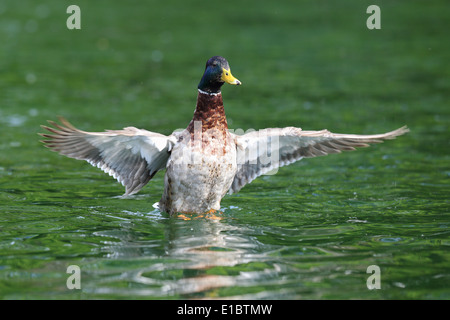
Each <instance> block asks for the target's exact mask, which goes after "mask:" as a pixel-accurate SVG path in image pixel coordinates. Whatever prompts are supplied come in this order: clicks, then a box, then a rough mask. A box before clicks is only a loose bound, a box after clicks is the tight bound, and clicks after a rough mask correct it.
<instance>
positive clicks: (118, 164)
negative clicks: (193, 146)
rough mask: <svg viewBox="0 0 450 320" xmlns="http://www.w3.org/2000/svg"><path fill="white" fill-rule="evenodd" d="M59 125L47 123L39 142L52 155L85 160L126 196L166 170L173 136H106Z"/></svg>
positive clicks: (132, 132) (129, 132) (130, 132)
mask: <svg viewBox="0 0 450 320" xmlns="http://www.w3.org/2000/svg"><path fill="white" fill-rule="evenodd" d="M59 120H60V122H61V124H58V123H56V122H54V121H48V122H49V124H50V125H51V126H52V127H48V126H42V128H44V129H45V130H47V131H49V132H50V134H48V133H45V134H44V133H40V135H41V136H43V137H44V138H46V139H47V140H43V141H42V142H43V143H44V145H45V146H46V147H48V148H50V149H51V150H53V151H56V152H59V153H60V154H62V155H65V156H67V157H70V158H74V159H78V160H86V161H87V162H88V163H90V164H91V165H92V166H94V167H98V168H100V169H101V170H103V171H104V172H105V173H108V174H109V175H110V176H113V177H114V178H115V179H117V180H118V181H119V182H120V183H121V184H122V185H124V186H125V195H129V194H133V193H136V192H138V191H139V190H140V189H141V188H142V187H143V186H145V185H146V184H147V183H148V182H149V181H150V179H151V178H152V177H153V176H154V175H155V174H156V172H158V171H159V170H162V169H164V168H165V166H166V163H167V160H168V158H169V156H170V150H171V148H172V145H173V144H174V143H176V140H175V138H174V136H172V135H170V136H165V135H162V134H159V133H155V132H150V131H146V130H142V129H137V128H134V127H127V128H124V129H123V130H107V131H105V132H86V131H81V130H79V129H77V128H75V127H74V126H73V125H72V124H70V123H69V122H68V121H67V120H66V119H64V118H62V117H60V118H59Z"/></svg>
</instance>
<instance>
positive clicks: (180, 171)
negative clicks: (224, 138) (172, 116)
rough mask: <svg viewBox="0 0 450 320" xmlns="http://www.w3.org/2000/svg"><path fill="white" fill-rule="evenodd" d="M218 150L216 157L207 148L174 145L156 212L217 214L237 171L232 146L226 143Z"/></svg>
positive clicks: (234, 150) (234, 152)
mask: <svg viewBox="0 0 450 320" xmlns="http://www.w3.org/2000/svg"><path fill="white" fill-rule="evenodd" d="M216 150H217V149H216ZM220 150H221V152H219V153H218V154H217V152H210V151H211V150H208V149H207V148H206V149H204V150H202V148H193V147H188V146H187V145H186V144H182V143H181V144H177V145H175V146H174V148H173V150H172V153H171V156H170V158H169V161H168V163H167V171H166V175H165V178H164V182H165V188H164V194H163V196H162V198H161V201H160V209H161V210H163V211H166V212H169V213H171V214H172V213H174V212H185V213H203V212H207V211H209V210H211V209H214V210H220V201H221V200H222V198H223V197H224V196H225V194H226V193H227V192H228V190H229V189H230V186H231V183H232V182H233V179H234V176H235V174H236V170H237V165H236V147H235V145H234V143H231V141H230V140H229V143H227V145H226V146H225V147H223V145H221V146H220ZM214 153H215V154H214Z"/></svg>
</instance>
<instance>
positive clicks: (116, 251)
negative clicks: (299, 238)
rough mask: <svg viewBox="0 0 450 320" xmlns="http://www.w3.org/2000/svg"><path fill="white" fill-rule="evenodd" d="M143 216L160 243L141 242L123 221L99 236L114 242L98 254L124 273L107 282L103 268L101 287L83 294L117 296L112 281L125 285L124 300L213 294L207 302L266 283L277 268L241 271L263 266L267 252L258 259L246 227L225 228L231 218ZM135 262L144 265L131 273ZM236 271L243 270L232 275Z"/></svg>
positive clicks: (93, 286)
mask: <svg viewBox="0 0 450 320" xmlns="http://www.w3.org/2000/svg"><path fill="white" fill-rule="evenodd" d="M128 213H129V214H133V213H132V212H128ZM222 215H223V214H222ZM144 216H145V218H148V219H149V220H151V221H153V222H154V223H157V224H160V225H161V226H162V227H163V228H164V231H163V234H164V239H157V240H143V239H142V235H140V234H139V233H136V232H135V230H134V231H133V229H132V227H133V224H134V223H133V222H130V221H128V220H126V219H124V222H123V223H122V227H123V229H122V230H120V232H118V231H117V230H115V231H101V232H97V233H96V235H97V236H104V237H107V238H111V237H112V238H115V239H116V240H118V242H117V241H104V244H105V246H104V247H102V248H100V249H99V248H97V249H96V250H100V251H102V252H105V253H106V257H107V258H109V259H117V260H118V261H121V264H123V267H124V268H123V272H121V273H120V275H118V274H117V271H118V270H119V271H120V270H121V268H118V269H115V270H114V269H113V270H111V275H110V276H105V275H104V273H105V268H102V271H101V272H102V273H103V276H102V281H101V282H100V283H99V282H98V281H94V282H93V283H90V284H89V285H88V288H87V292H92V293H93V292H95V293H103V294H108V293H109V294H120V293H121V292H122V291H123V290H122V289H121V288H117V287H115V286H111V281H112V280H113V279H115V280H117V281H119V282H127V283H128V285H127V289H126V290H125V291H126V292H127V294H129V293H130V290H131V292H132V293H133V294H134V295H142V296H149V297H165V296H171V297H176V296H183V295H190V296H192V295H194V296H195V293H201V292H210V293H211V292H212V293H211V296H210V297H213V296H214V293H213V291H214V289H217V288H223V287H232V286H236V285H239V286H245V285H250V284H255V282H257V281H260V280H261V277H270V275H273V274H276V273H277V271H278V270H277V267H276V266H270V265H268V264H267V265H266V264H265V265H264V266H263V267H262V268H261V269H260V270H258V268H256V269H255V268H253V269H254V270H248V271H245V268H243V267H242V266H245V265H246V264H248V263H251V262H255V261H260V262H264V261H265V260H267V251H266V252H265V253H259V252H258V248H260V247H261V243H259V242H258V241H257V240H256V239H255V238H254V237H249V236H243V235H245V234H247V233H248V232H246V230H244V229H245V227H239V226H236V225H232V224H229V223H228V221H231V219H232V218H231V217H227V216H220V219H208V218H206V217H203V216H192V217H191V219H190V220H185V219H180V218H174V217H172V218H169V217H167V216H163V215H162V214H161V213H160V212H159V211H158V210H154V211H152V212H150V213H148V214H145V215H144ZM136 259H141V260H142V262H143V263H142V264H140V265H139V267H138V268H132V267H131V268H129V267H128V266H127V260H132V262H131V265H133V264H136V261H139V260H136ZM146 261H148V264H146V263H145V262H146ZM234 266H241V267H238V269H236V270H234V269H233V268H232V267H234ZM225 267H231V268H225ZM98 276H99V275H98V274H96V271H92V272H91V278H92V279H94V278H98ZM119 287H121V286H119ZM125 291H123V292H122V293H125ZM203 296H205V295H203V294H202V297H203ZM206 296H207V297H208V294H206Z"/></svg>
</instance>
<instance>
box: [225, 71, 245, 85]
mask: <svg viewBox="0 0 450 320" xmlns="http://www.w3.org/2000/svg"><path fill="white" fill-rule="evenodd" d="M221 79H222V81H225V82H226V83H228V84H235V85H240V84H242V83H241V82H240V81H239V80H238V79H236V78H235V77H233V75H232V74H231V71H230V70H227V69H225V68H222V78H221Z"/></svg>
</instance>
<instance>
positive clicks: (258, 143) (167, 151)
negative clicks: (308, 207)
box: [40, 56, 409, 215]
mask: <svg viewBox="0 0 450 320" xmlns="http://www.w3.org/2000/svg"><path fill="white" fill-rule="evenodd" d="M225 83H226V84H229V85H235V86H240V85H241V84H242V83H241V81H239V80H238V79H237V78H235V77H234V76H233V75H232V73H231V70H230V65H229V63H228V61H227V60H226V59H225V58H223V57H221V56H214V57H212V58H210V59H209V60H208V61H207V62H206V67H205V71H204V73H203V76H202V78H201V80H200V82H199V84H198V93H197V104H196V108H195V111H194V115H193V117H192V120H191V121H190V122H189V124H188V126H187V127H186V129H184V130H182V131H178V130H177V131H174V132H173V133H172V134H170V135H168V136H167V135H163V134H160V133H156V132H151V131H147V130H145V129H138V128H135V127H126V128H124V129H122V130H106V131H104V132H86V131H82V130H79V129H77V128H76V127H74V126H73V125H72V124H71V123H70V122H69V121H67V120H66V119H65V118H64V117H61V116H59V117H58V118H59V123H57V122H54V121H51V120H48V123H49V125H50V126H48V125H42V126H41V127H42V128H43V129H45V130H46V131H47V133H40V135H41V136H42V137H44V138H45V140H41V142H42V143H43V144H44V146H46V147H47V148H50V149H51V150H52V151H55V152H58V153H60V154H61V155H64V156H67V157H69V158H74V159H78V160H85V161H87V162H88V163H89V164H91V165H93V166H95V167H98V168H100V169H101V170H103V171H104V172H105V173H107V174H109V175H110V176H113V177H114V178H115V179H117V181H118V182H120V183H121V184H122V185H123V186H124V187H125V194H124V196H129V195H132V194H135V193H137V192H139V191H140V190H141V189H142V188H143V187H144V186H145V185H146V184H147V183H148V182H149V181H150V180H151V179H152V178H153V177H154V176H155V174H156V173H157V172H159V171H161V170H165V175H164V191H163V194H162V197H161V200H160V201H159V210H160V211H162V212H166V213H168V214H169V215H173V214H174V213H179V214H185V213H191V214H195V213H198V214H201V213H207V212H216V211H219V210H220V209H221V200H222V199H223V198H224V197H225V196H226V195H227V194H233V193H237V192H238V191H240V189H241V188H242V187H244V186H245V185H247V184H249V183H250V182H252V181H253V180H254V179H256V178H257V177H259V176H261V175H264V174H271V173H273V172H274V171H276V170H278V168H280V167H283V166H286V165H289V164H291V163H294V162H296V161H299V160H301V159H303V158H313V157H318V156H325V155H328V154H334V153H341V152H342V151H351V150H355V149H356V148H359V147H367V146H369V145H370V144H376V143H380V142H382V141H384V140H391V139H394V138H396V137H398V136H400V135H403V134H405V133H406V132H408V131H409V129H408V128H407V126H403V127H401V128H399V129H396V130H393V131H391V132H387V133H382V134H372V135H357V134H339V133H332V132H330V131H328V130H326V129H325V130H320V131H305V130H302V129H301V128H298V127H285V128H267V129H261V130H258V131H254V130H252V131H250V130H249V131H250V132H246V133H245V134H241V135H239V134H237V133H235V132H233V130H230V129H229V128H228V124H227V118H226V115H225V109H224V104H223V97H222V92H221V88H222V86H223V85H224V84H225Z"/></svg>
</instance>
